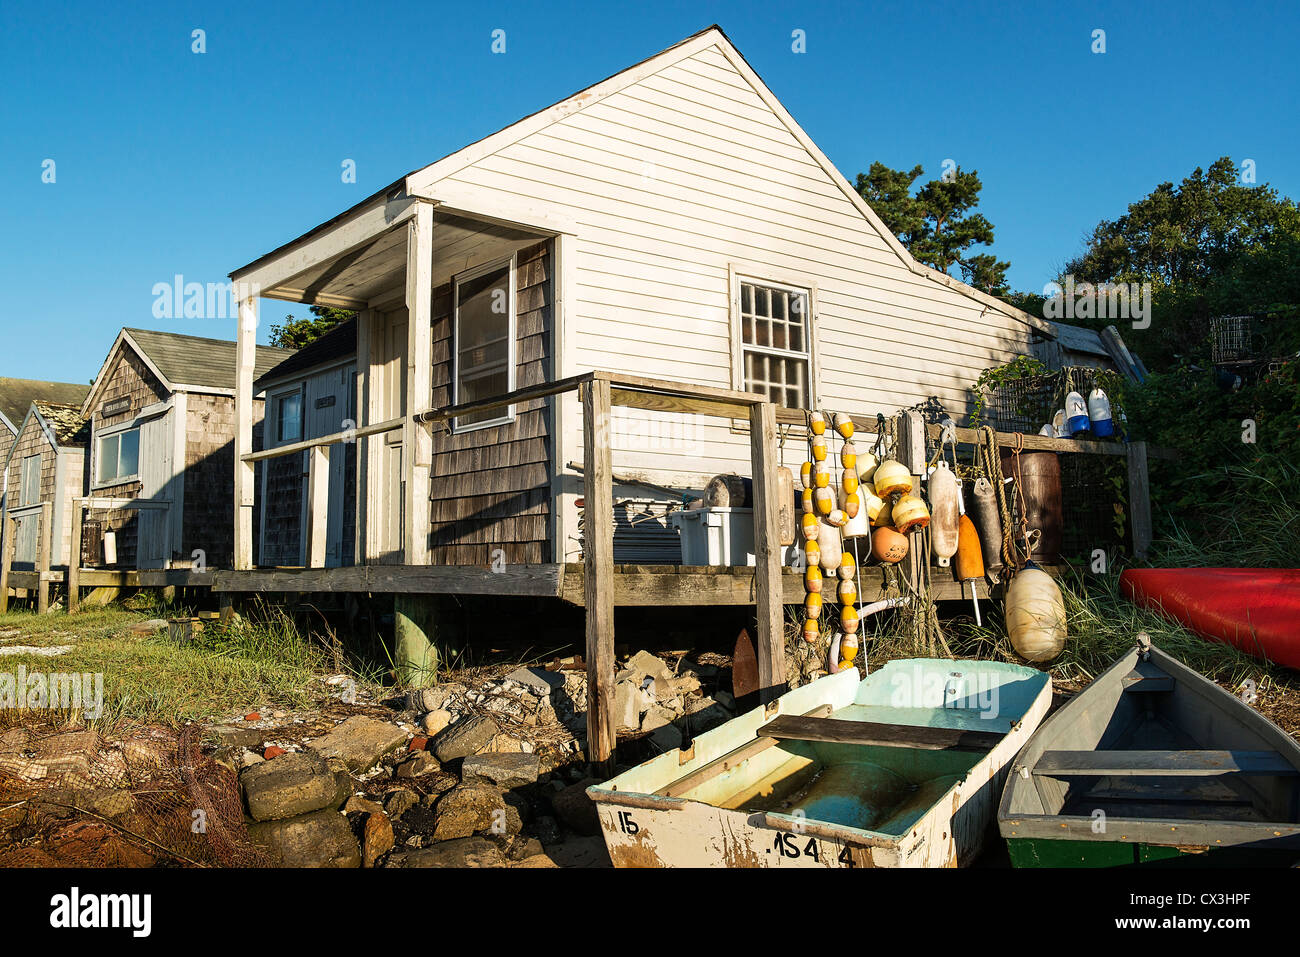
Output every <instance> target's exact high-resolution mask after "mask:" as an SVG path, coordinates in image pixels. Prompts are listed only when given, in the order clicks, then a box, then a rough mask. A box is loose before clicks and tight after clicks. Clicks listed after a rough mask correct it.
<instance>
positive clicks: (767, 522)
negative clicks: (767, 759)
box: [749, 402, 786, 704]
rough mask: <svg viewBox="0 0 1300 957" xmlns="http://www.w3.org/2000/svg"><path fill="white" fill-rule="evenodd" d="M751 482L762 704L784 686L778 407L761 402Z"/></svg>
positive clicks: (754, 424)
mask: <svg viewBox="0 0 1300 957" xmlns="http://www.w3.org/2000/svg"><path fill="white" fill-rule="evenodd" d="M749 442H750V452H749V456H750V465H751V469H752V474H753V483H754V557H755V561H756V565H757V567H755V569H754V605H755V610H756V612H757V618H758V687H759V691H758V693H759V700H760V701H762V702H763V703H764V704H766V703H767V702H768V701H771V700H772V699H774V698H776V697H779V696H780V695H781V693H782V692H783V691H785V686H786V674H785V606H784V604H783V601H784V583H783V581H782V578H781V576H782V574H783V573H782V569H781V564H782V563H781V527H780V526H781V505H780V496H779V494H778V489H779V485H778V483H777V477H776V472H777V469H778V468H779V467H780V460H779V458H778V456H777V449H776V406H775V405H773V404H772V403H771V402H759V403H757V404H755V405H754V406H752V407H751V408H750V412H749Z"/></svg>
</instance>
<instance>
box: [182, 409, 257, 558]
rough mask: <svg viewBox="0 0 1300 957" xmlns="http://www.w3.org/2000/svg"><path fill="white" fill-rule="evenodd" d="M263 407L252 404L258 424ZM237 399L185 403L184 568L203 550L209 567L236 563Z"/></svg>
mask: <svg viewBox="0 0 1300 957" xmlns="http://www.w3.org/2000/svg"><path fill="white" fill-rule="evenodd" d="M261 409H262V403H261V402H254V403H253V416H254V419H255V420H257V419H260V418H261ZM235 421H236V420H235V400H234V399H232V398H230V397H229V396H224V395H206V394H203V393H197V392H191V393H189V394H188V395H187V396H186V399H185V514H184V518H183V520H182V528H183V531H182V534H181V540H182V554H181V555H178V556H175V557H176V558H177V559H179V560H180V562H181V563H182V564H184V563H188V562H190V561H192V560H193V552H194V550H195V549H201V550H202V551H203V553H204V555H203V557H204V560H205V561H206V563H207V565H208V567H210V568H229V567H230V565H231V563H232V561H233V558H234V501H235V478H234V475H235Z"/></svg>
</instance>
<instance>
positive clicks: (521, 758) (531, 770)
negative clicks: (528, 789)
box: [460, 753, 541, 791]
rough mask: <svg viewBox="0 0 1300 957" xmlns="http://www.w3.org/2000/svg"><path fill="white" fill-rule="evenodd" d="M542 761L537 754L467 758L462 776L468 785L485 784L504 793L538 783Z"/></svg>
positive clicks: (463, 765)
mask: <svg viewBox="0 0 1300 957" xmlns="http://www.w3.org/2000/svg"><path fill="white" fill-rule="evenodd" d="M540 770H541V759H540V758H538V757H537V755H535V754H504V753H488V754H479V755H476V756H474V757H469V758H466V759H465V761H464V763H463V764H461V767H460V776H461V780H463V781H464V782H465V783H466V784H471V783H474V782H483V783H485V784H491V785H493V786H494V787H496V788H499V789H500V790H502V791H509V790H510V789H511V788H519V787H524V786H525V785H528V784H533V783H535V782H536V781H537V775H538V772H539V771H540Z"/></svg>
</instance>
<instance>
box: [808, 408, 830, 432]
mask: <svg viewBox="0 0 1300 957" xmlns="http://www.w3.org/2000/svg"><path fill="white" fill-rule="evenodd" d="M808 427H809V428H810V429H812V433H813V435H823V434H824V433H825V432H826V416H824V415H822V414H821V413H820V412H813V413H812V414H811V415H809V416H808Z"/></svg>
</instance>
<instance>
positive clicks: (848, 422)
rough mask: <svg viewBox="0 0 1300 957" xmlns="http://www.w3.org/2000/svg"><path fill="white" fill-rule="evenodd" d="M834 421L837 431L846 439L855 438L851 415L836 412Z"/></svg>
mask: <svg viewBox="0 0 1300 957" xmlns="http://www.w3.org/2000/svg"><path fill="white" fill-rule="evenodd" d="M833 421H834V423H835V431H836V432H838V433H839V434H840V435H842V436H843V437H844V438H845V439H851V438H853V419H852V418H851V417H850V416H847V415H845V414H844V413H843V412H836V413H835V418H834V419H833Z"/></svg>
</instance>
